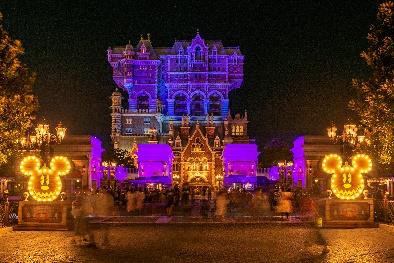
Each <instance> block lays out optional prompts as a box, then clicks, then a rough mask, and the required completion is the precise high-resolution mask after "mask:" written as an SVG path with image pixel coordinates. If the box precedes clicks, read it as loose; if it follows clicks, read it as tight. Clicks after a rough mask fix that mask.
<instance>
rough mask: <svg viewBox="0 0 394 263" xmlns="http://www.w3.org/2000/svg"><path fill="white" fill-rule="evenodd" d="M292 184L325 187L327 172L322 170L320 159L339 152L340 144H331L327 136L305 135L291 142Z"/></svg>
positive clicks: (305, 186)
mask: <svg viewBox="0 0 394 263" xmlns="http://www.w3.org/2000/svg"><path fill="white" fill-rule="evenodd" d="M291 151H292V153H293V165H294V166H293V173H292V176H293V184H294V185H298V186H300V187H302V188H312V187H313V186H314V185H315V186H318V187H319V188H320V189H326V187H327V185H328V178H329V177H327V174H326V173H324V172H323V170H322V168H321V167H322V166H321V165H322V163H321V162H322V160H323V158H324V156H325V155H327V154H331V153H337V154H340V146H339V145H335V144H333V143H332V142H331V141H330V139H329V138H328V137H327V136H318V135H305V136H299V137H297V138H296V139H295V140H294V142H293V148H292V149H291Z"/></svg>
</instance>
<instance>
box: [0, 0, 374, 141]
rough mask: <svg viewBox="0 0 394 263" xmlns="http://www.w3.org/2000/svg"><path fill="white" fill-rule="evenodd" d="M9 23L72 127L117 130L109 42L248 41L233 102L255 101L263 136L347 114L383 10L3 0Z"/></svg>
mask: <svg viewBox="0 0 394 263" xmlns="http://www.w3.org/2000/svg"><path fill="white" fill-rule="evenodd" d="M0 10H1V12H2V13H3V15H4V19H5V24H6V28H7V29H8V31H9V33H10V34H11V36H12V37H13V38H18V39H21V40H22V42H23V44H24V47H25V49H26V54H25V56H24V57H23V60H24V62H26V63H27V64H28V65H29V66H30V67H31V68H32V69H33V70H34V71H35V72H36V73H37V76H38V78H37V82H36V86H35V91H36V93H37V95H38V96H39V101H40V116H41V117H45V118H46V119H47V120H48V121H50V123H51V125H52V126H53V125H54V124H55V123H56V122H58V121H59V120H62V121H63V122H64V123H65V125H66V126H67V127H68V128H69V131H70V133H73V134H87V133H89V134H96V135H99V136H100V137H102V138H103V139H104V140H109V138H108V134H109V130H110V116H109V108H108V107H109V106H110V100H109V96H110V94H111V92H112V91H113V90H114V88H115V85H114V83H113V82H112V75H111V70H110V67H109V65H108V63H107V61H106V50H107V48H108V47H109V46H116V45H125V44H126V43H127V42H128V40H131V42H132V44H133V45H135V44H136V43H137V42H138V40H139V36H140V34H141V33H144V34H146V33H151V39H152V44H153V45H154V46H156V47H157V46H172V44H173V42H174V39H191V38H193V37H194V36H195V33H196V29H197V28H198V29H199V30H200V34H201V36H202V37H203V38H205V39H221V40H222V41H223V43H224V45H225V46H238V45H239V46H240V47H241V51H242V52H243V54H244V55H245V56H246V63H245V67H244V73H245V77H244V84H243V86H242V88H241V89H239V90H237V91H236V92H235V93H234V94H233V96H232V102H231V103H232V105H233V109H234V110H236V111H238V110H242V111H243V109H244V108H246V109H248V113H249V114H248V116H249V118H250V121H251V123H250V125H249V133H250V135H251V136H252V137H255V138H256V139H257V141H258V142H259V143H264V142H265V141H267V140H269V139H270V138H272V137H274V136H285V137H288V138H291V137H292V136H294V135H297V134H324V133H325V128H326V126H328V125H329V124H330V122H331V121H332V120H333V121H336V122H337V123H339V124H341V125H342V124H343V122H344V121H345V120H346V119H347V118H348V116H350V115H349V111H348V110H347V109H346V107H347V106H346V105H347V101H348V100H349V98H350V97H351V94H352V88H351V85H350V83H351V79H352V78H354V77H359V76H363V75H365V74H366V66H365V64H364V62H363V61H362V60H361V59H360V56H359V54H360V52H361V51H362V50H364V49H366V47H367V40H366V35H367V33H368V28H369V25H370V24H371V23H373V22H374V20H375V14H376V5H375V3H374V1H372V0H358V1H354V0H345V1H343V0H314V1H306V0H295V1H291V0H286V1H278V0H276V1H275V0H272V1H268V0H267V1H263V0H259V1H241V0H238V1H216V0H211V1H187V0H178V1H161V0H160V1H158V0H157V1H147V0H140V1H138V0H137V1H136V0H133V1H127V0H122V1H115V0H111V1H105V0H101V1H71V0H70V1H64V0H62V1H56V0H46V1H40V0H34V1H32V0H8V1H6V0H0Z"/></svg>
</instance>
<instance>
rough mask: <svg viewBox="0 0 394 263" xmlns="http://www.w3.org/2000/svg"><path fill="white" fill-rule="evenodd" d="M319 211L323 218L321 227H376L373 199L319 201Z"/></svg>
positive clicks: (327, 199)
mask: <svg viewBox="0 0 394 263" xmlns="http://www.w3.org/2000/svg"><path fill="white" fill-rule="evenodd" d="M319 210H320V214H321V215H322V216H323V227H327V228H357V227H376V225H375V222H374V206H373V199H361V200H341V199H329V198H326V199H322V200H320V202H319Z"/></svg>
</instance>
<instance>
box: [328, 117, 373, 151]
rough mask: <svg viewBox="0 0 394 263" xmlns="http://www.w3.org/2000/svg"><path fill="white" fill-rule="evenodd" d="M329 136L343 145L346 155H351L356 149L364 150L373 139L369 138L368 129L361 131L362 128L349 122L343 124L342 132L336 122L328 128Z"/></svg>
mask: <svg viewBox="0 0 394 263" xmlns="http://www.w3.org/2000/svg"><path fill="white" fill-rule="evenodd" d="M327 136H328V137H329V138H330V139H331V141H333V142H334V143H338V144H341V145H342V154H343V155H344V157H346V158H347V157H349V156H350V155H351V153H352V152H353V151H354V150H359V151H361V150H363V148H364V147H365V146H368V145H369V144H370V143H371V141H370V139H369V132H368V130H366V129H365V130H364V131H363V132H362V133H360V129H359V128H358V127H357V125H355V124H352V123H348V124H345V125H344V126H343V130H342V133H340V132H339V131H338V128H337V127H336V126H335V124H334V123H332V124H331V126H330V127H328V128H327Z"/></svg>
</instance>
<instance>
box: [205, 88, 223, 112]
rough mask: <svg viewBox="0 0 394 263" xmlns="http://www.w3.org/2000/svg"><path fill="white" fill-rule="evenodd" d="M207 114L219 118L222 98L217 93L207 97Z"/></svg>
mask: <svg viewBox="0 0 394 263" xmlns="http://www.w3.org/2000/svg"><path fill="white" fill-rule="evenodd" d="M208 113H209V114H212V115H213V116H220V115H221V113H222V97H221V96H220V95H219V94H217V93H212V94H211V95H210V96H209V105H208Z"/></svg>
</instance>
